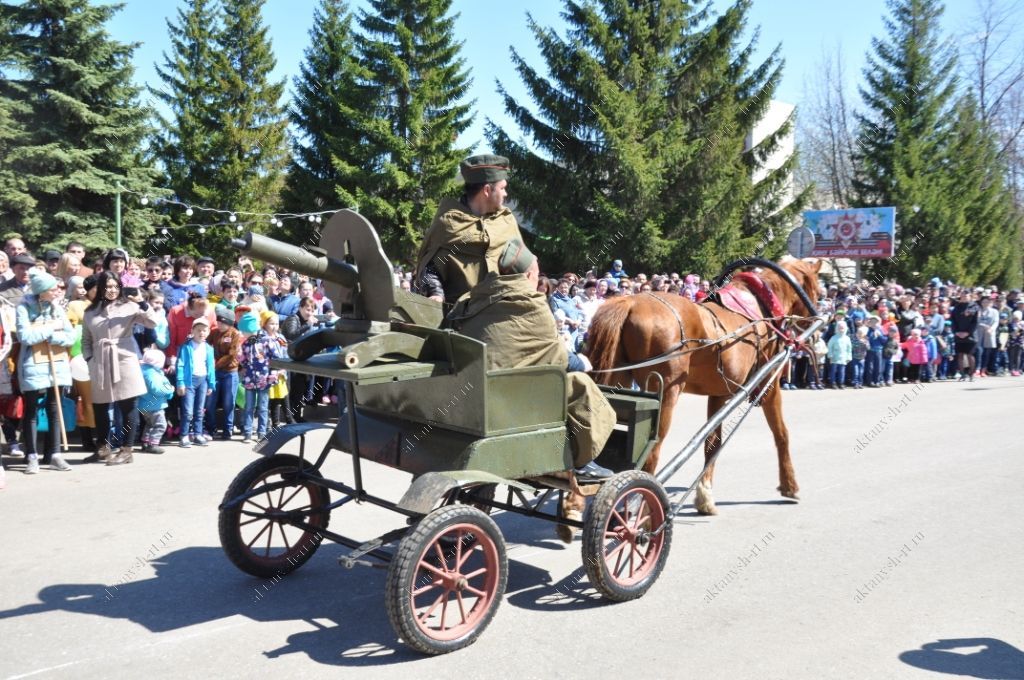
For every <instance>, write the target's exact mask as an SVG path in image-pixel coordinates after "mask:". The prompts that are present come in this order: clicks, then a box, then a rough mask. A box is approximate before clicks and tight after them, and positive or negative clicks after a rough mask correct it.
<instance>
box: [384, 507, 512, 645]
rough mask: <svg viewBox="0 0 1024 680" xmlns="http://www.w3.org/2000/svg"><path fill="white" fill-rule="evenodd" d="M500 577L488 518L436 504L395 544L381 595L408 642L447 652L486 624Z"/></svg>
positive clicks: (504, 562) (501, 552) (501, 557)
mask: <svg viewBox="0 0 1024 680" xmlns="http://www.w3.org/2000/svg"><path fill="white" fill-rule="evenodd" d="M507 582H508V559H507V558H506V556H505V539H504V538H502V536H501V531H500V530H499V529H498V525H497V524H495V523H494V520H492V519H491V518H490V517H488V516H487V515H485V514H484V513H482V512H480V511H479V510H477V509H476V508H472V507H469V506H466V505H449V506H445V507H441V508H438V509H437V510H434V511H433V512H431V513H430V514H429V515H427V516H426V517H424V518H423V519H422V520H420V522H419V524H417V525H416V527H415V528H414V529H413V530H412V531H411V532H410V533H409V534H407V535H406V537H405V538H403V539H402V542H401V543H399V545H398V552H397V553H396V555H395V558H394V560H393V561H392V562H391V566H390V568H389V569H388V583H387V591H386V593H385V598H384V599H385V604H386V606H387V612H388V618H389V619H390V620H391V625H392V627H394V629H395V632H396V633H398V635H399V636H400V637H401V638H402V639H403V640H404V641H405V643H406V644H407V645H409V646H410V647H413V648H414V649H417V650H419V651H421V652H423V653H425V654H444V653H447V652H453V651H455V650H456V649H461V648H463V647H466V646H468V645H470V644H472V643H473V641H475V640H476V639H477V637H479V636H480V633H482V632H483V631H484V629H485V628H486V627H487V625H488V624H489V623H490V622H491V619H492V618H494V613H495V612H496V611H497V610H498V605H499V604H500V603H501V598H502V595H504V594H505V585H506V583H507Z"/></svg>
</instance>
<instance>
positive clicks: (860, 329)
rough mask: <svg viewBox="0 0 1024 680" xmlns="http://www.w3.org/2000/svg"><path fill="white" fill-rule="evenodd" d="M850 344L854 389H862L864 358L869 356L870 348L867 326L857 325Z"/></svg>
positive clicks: (851, 377)
mask: <svg viewBox="0 0 1024 680" xmlns="http://www.w3.org/2000/svg"><path fill="white" fill-rule="evenodd" d="M850 345H851V348H850V349H851V353H850V368H851V369H852V375H851V376H850V379H851V382H852V383H853V389H855V390H860V389H863V388H864V360H865V359H866V358H867V356H868V351H869V350H870V345H869V344H868V329H867V326H859V325H858V326H857V331H856V332H855V333H854V334H853V339H852V340H850Z"/></svg>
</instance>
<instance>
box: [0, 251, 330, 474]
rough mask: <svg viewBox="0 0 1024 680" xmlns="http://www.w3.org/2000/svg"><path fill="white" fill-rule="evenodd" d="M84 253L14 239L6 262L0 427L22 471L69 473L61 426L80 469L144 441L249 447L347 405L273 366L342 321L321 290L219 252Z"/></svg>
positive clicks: (0, 257)
mask: <svg viewBox="0 0 1024 680" xmlns="http://www.w3.org/2000/svg"><path fill="white" fill-rule="evenodd" d="M86 250H87V249H86V246H85V245H83V244H82V243H78V242H72V243H69V244H68V245H67V247H66V248H65V250H64V252H59V251H56V250H49V251H46V252H44V253H43V256H42V257H36V256H34V255H33V254H31V253H30V252H28V251H27V249H26V247H25V244H24V242H23V241H22V240H21V239H20V238H10V239H8V240H7V241H6V242H5V243H4V249H3V252H2V253H0V430H2V434H3V454H4V455H6V456H7V458H8V460H12V459H13V460H17V459H23V462H24V468H23V469H24V472H26V473H28V474H35V473H37V472H39V470H40V468H41V466H44V465H48V466H49V467H50V468H51V469H53V470H59V471H68V470H71V469H72V466H71V465H69V463H68V461H67V460H65V457H64V455H65V454H64V451H65V450H66V448H65V447H64V446H63V442H62V441H61V439H62V437H61V435H60V430H61V428H60V427H57V426H55V424H56V423H57V422H58V420H59V419H60V418H63V422H64V430H65V431H66V432H67V434H68V437H69V439H70V440H71V443H72V444H74V445H76V446H77V447H78V448H79V450H80V451H81V452H82V453H84V454H89V455H87V456H86V457H85V458H84V462H96V463H105V464H106V465H123V464H126V463H131V462H132V461H133V454H134V453H135V446H136V443H141V451H143V452H145V453H151V454H159V453H163V452H164V450H165V449H164V448H163V447H164V446H166V445H168V444H174V445H177V446H180V447H182V448H191V447H193V446H206V445H207V444H208V443H209V441H210V440H211V439H213V438H215V437H218V438H221V439H224V440H230V439H236V440H240V441H242V442H244V443H251V442H252V441H253V440H254V439H257V438H262V437H264V436H266V435H267V433H268V432H270V431H271V430H272V429H273V428H275V427H278V426H279V425H282V424H285V423H290V422H296V421H299V422H301V421H303V420H304V419H305V416H306V411H305V410H306V409H308V408H310V407H313V406H319V405H329V404H336V403H337V395H336V394H335V393H334V389H333V385H332V384H331V383H330V381H327V380H320V379H316V380H312V379H308V378H307V377H306V376H303V375H297V374H295V375H287V374H285V373H284V372H282V371H278V370H274V369H273V368H272V367H271V366H270V361H271V359H273V358H275V357H283V356H285V352H286V347H287V343H288V341H290V340H293V339H295V338H297V337H299V336H300V335H302V334H303V333H305V332H308V331H310V330H312V329H314V328H317V327H318V326H320V325H322V324H327V323H331V322H332V321H333V319H334V318H335V317H334V313H333V306H332V303H331V301H330V300H329V299H328V298H326V297H325V295H324V292H323V289H322V287H321V286H320V284H319V282H317V281H311V280H309V279H308V277H305V276H302V275H299V274H297V273H295V272H291V271H289V270H287V269H283V268H275V267H270V266H268V267H264V268H262V269H256V268H255V267H254V266H253V264H252V262H251V261H250V260H249V259H248V258H246V257H240V258H238V261H237V262H236V263H231V266H228V267H227V268H225V269H221V268H218V266H217V263H215V262H214V260H213V259H212V258H209V257H200V258H199V259H198V260H196V259H193V258H192V257H190V256H188V255H182V256H178V257H174V258H165V257H157V256H154V257H149V258H146V259H141V258H134V257H131V256H130V255H129V254H128V253H127V252H125V251H124V250H122V249H119V248H115V249H112V250H110V251H108V252H107V253H105V254H104V255H103V256H102V257H99V258H95V259H87V253H86ZM236 411H237V414H236ZM39 439H42V442H41V445H40V442H39ZM3 483H5V475H4V473H3V469H2V468H0V484H3Z"/></svg>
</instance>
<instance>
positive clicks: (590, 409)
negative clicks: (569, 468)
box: [445, 273, 615, 467]
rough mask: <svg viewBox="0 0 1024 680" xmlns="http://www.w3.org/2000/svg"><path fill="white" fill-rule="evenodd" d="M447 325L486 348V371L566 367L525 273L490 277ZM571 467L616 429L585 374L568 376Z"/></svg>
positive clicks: (542, 301) (543, 302) (543, 300)
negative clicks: (482, 343) (571, 446)
mask: <svg viewBox="0 0 1024 680" xmlns="http://www.w3.org/2000/svg"><path fill="white" fill-rule="evenodd" d="M445 325H446V326H448V327H450V328H451V329H452V330H455V331H456V332H458V333H461V334H463V335H467V336H469V337H471V338H474V339H476V340H480V341H481V342H484V343H486V344H487V368H488V370H490V369H497V368H521V367H523V366H542V365H552V366H559V367H560V368H565V367H567V366H568V365H569V355H568V350H566V348H565V344H564V343H563V342H562V340H561V339H560V338H559V337H558V331H557V329H556V328H555V319H554V316H553V315H552V314H551V309H550V308H549V307H548V303H547V297H546V296H545V295H544V293H541V292H539V291H537V290H536V289H535V288H534V286H533V285H532V284H531V283H530V282H529V281H528V280H527V278H526V276H525V275H523V274H506V275H498V274H494V273H491V274H488V275H487V276H485V277H484V278H483V280H482V281H480V282H479V283H478V284H477V285H476V286H475V287H474V288H473V289H472V291H470V293H469V294H468V295H466V296H464V297H463V298H462V299H461V300H459V301H458V302H457V303H456V304H455V307H454V308H453V309H452V310H451V312H450V313H449V314H448V317H447V318H446V320H445ZM566 398H567V400H568V404H567V411H568V416H569V423H568V430H569V435H570V438H571V440H572V443H573V452H574V454H575V455H574V464H575V466H576V467H582V466H583V465H586V464H587V463H588V462H589V461H591V460H593V459H594V458H596V457H597V456H598V455H599V454H600V453H601V450H602V449H603V448H604V445H605V442H607V441H608V437H609V436H611V433H612V430H613V429H614V428H615V410H614V409H613V408H612V406H611V404H609V403H608V400H607V399H605V396H604V395H603V394H602V393H601V390H600V389H599V388H598V386H597V385H596V384H595V383H594V381H593V380H592V379H591V378H590V376H588V375H586V374H585V373H580V372H572V373H568V374H567V379H566Z"/></svg>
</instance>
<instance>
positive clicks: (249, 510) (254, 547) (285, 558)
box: [218, 454, 330, 578]
mask: <svg viewBox="0 0 1024 680" xmlns="http://www.w3.org/2000/svg"><path fill="white" fill-rule="evenodd" d="M299 462H300V459H299V457H298V456H292V455H288V454H278V455H275V456H270V457H268V458H260V459H259V460H254V461H253V462H252V463H250V464H249V465H247V466H245V467H244V468H243V469H242V471H241V472H239V473H238V476H236V477H235V479H234V481H232V482H231V485H230V486H229V487H228V490H227V492H226V493H225V494H224V501H223V502H224V503H225V504H226V503H228V502H229V501H231V500H233V499H235V498H237V497H239V496H241V495H243V494H249V493H251V492H252V491H254V490H259V489H260V488H266V489H267V490H266V491H264V492H263V493H257V494H255V495H251V496H250V497H249V498H247V499H246V500H245V501H243V502H242V503H240V504H238V505H236V506H234V507H231V508H227V509H222V510H221V511H220V520H219V522H218V529H219V531H220V544H221V547H222V548H224V552H225V554H227V556H228V559H230V560H231V561H232V562H233V563H234V564H235V566H236V567H238V568H239V569H241V570H242V571H244V572H246V573H247V574H252V575H253V576H261V577H264V578H270V577H273V576H284V575H285V574H290V573H291V572H293V571H295V570H296V569H298V568H299V567H301V566H302V565H303V564H305V562H306V560H308V559H309V558H310V557H312V556H313V553H315V552H316V550H317V548H319V547H320V543H321V541H323V534H322V533H321V531H322V530H324V529H326V528H327V522H328V521H329V519H330V510H328V509H327V506H328V505H330V497H329V495H328V493H327V489H326V488H325V487H323V486H320V485H319V484H316V483H315V482H313V481H311V480H308V479H299V478H298V477H297V472H298V470H299ZM303 464H304V465H305V475H306V477H313V478H315V479H323V477H322V476H321V475H320V473H319V472H317V471H316V470H313V469H312V468H311V467H310V466H309V463H303ZM295 523H302V524H307V525H309V526H308V527H302V526H296V525H295Z"/></svg>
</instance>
